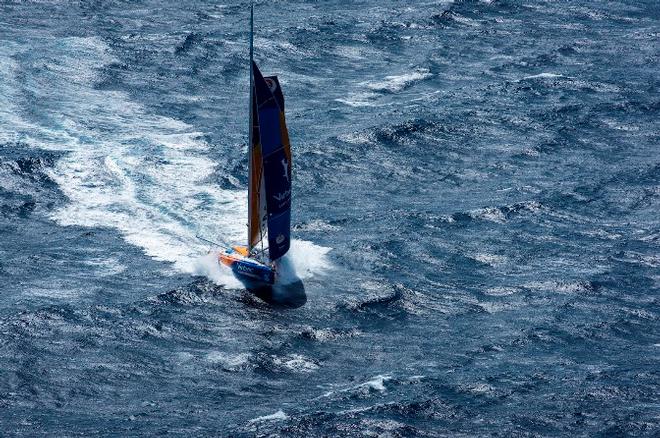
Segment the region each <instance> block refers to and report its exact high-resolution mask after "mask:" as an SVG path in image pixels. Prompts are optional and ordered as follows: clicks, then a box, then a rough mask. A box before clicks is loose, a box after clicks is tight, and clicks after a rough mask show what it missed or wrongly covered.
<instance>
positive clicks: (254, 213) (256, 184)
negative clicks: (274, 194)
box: [248, 143, 262, 247]
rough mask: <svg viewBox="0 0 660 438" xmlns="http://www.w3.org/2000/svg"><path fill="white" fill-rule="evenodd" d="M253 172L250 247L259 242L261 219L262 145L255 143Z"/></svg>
mask: <svg viewBox="0 0 660 438" xmlns="http://www.w3.org/2000/svg"><path fill="white" fill-rule="evenodd" d="M252 162H253V163H255V164H254V165H253V166H252V174H251V175H250V199H248V202H249V204H248V207H249V210H250V247H253V246H255V245H256V244H257V243H259V238H260V235H259V234H260V228H261V220H260V218H259V212H260V211H261V208H260V205H259V203H260V201H261V196H260V192H261V190H260V184H261V169H262V166H261V145H260V144H258V143H257V144H255V145H254V147H253V148H252Z"/></svg>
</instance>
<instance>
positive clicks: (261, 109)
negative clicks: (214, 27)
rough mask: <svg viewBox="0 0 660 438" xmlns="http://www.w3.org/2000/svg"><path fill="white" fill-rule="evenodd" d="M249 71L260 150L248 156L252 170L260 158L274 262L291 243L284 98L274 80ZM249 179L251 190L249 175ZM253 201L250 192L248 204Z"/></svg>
mask: <svg viewBox="0 0 660 438" xmlns="http://www.w3.org/2000/svg"><path fill="white" fill-rule="evenodd" d="M252 70H253V72H252V73H253V75H254V88H253V89H254V95H255V101H254V103H255V107H256V111H255V113H256V114H255V115H256V117H255V118H256V121H255V123H254V125H255V126H257V128H256V129H253V141H252V143H253V145H257V144H258V146H259V147H254V148H253V150H254V151H258V152H257V153H253V154H251V160H254V161H252V167H253V168H255V167H259V161H258V159H259V158H261V163H262V170H263V172H262V175H261V178H260V180H261V181H262V184H263V187H264V189H265V198H266V206H265V207H266V211H267V227H268V253H269V256H270V259H271V260H277V259H279V258H280V257H282V256H283V255H284V254H286V252H287V251H288V250H289V246H290V242H291V147H290V145H289V134H288V131H287V128H286V120H285V117H284V96H283V94H282V91H281V89H280V84H279V81H278V80H277V77H276V76H271V77H265V78H264V76H263V75H262V74H261V72H260V71H259V68H258V67H257V65H256V64H255V63H254V62H252ZM255 134H256V135H255ZM257 138H258V140H255V139H257ZM259 155H260V157H259ZM250 178H251V179H250V181H251V182H250V187H251V188H252V173H251V177H250ZM256 188H257V185H255V187H254V189H256ZM259 189H261V186H259ZM255 199H256V196H254V195H252V193H251V196H250V201H251V202H252V201H254V200H255ZM262 200H263V199H262ZM251 220H252V216H251Z"/></svg>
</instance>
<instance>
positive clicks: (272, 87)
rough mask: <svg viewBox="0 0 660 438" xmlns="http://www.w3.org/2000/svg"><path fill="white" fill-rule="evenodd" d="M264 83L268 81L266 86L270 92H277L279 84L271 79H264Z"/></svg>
mask: <svg viewBox="0 0 660 438" xmlns="http://www.w3.org/2000/svg"><path fill="white" fill-rule="evenodd" d="M264 81H266V85H268V89H269V90H270V92H271V93H274V92H275V90H277V82H275V81H274V80H272V79H271V78H264Z"/></svg>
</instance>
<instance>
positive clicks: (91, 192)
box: [0, 37, 327, 287]
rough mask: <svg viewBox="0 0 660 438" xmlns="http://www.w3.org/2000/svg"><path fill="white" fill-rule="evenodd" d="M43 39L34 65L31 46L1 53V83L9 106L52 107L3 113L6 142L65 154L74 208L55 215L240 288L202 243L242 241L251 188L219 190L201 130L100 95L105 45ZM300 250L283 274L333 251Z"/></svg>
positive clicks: (317, 263) (124, 98)
mask: <svg viewBox="0 0 660 438" xmlns="http://www.w3.org/2000/svg"><path fill="white" fill-rule="evenodd" d="M40 43H41V44H43V46H44V47H43V50H41V51H40V53H39V54H38V55H34V56H33V58H30V59H31V60H30V61H23V62H24V63H26V64H28V65H15V64H16V60H15V59H21V54H22V53H24V52H25V51H28V50H31V49H30V48H29V47H27V46H20V45H14V46H13V50H8V49H7V48H5V49H4V52H0V56H1V62H0V65H3V66H4V67H3V69H2V70H1V71H0V74H1V75H2V81H0V82H2V83H3V84H4V85H3V95H5V96H10V97H9V98H8V99H9V100H10V101H11V100H12V99H11V96H13V95H20V94H21V93H31V94H34V95H35V96H37V97H38V98H39V99H41V100H42V102H43V105H44V107H46V108H53V111H51V112H44V113H43V114H40V118H39V119H37V120H34V119H32V118H31V117H28V116H25V117H19V119H20V120H18V121H17V120H14V119H15V118H17V116H20V114H21V112H20V111H19V110H18V109H17V108H14V109H13V110H10V111H5V112H2V113H0V117H1V118H2V120H0V138H5V137H6V138H10V139H12V140H14V141H24V142H26V143H28V144H30V145H36V146H38V147H41V148H45V149H49V150H58V151H64V152H66V154H65V156H64V157H63V158H62V159H60V160H59V161H58V162H57V164H56V165H55V167H54V168H53V169H51V170H50V173H49V176H50V177H51V178H52V179H53V180H54V181H55V182H56V183H57V184H58V185H59V187H60V190H61V191H62V192H63V193H64V194H65V195H66V196H67V198H68V199H69V202H68V203H67V204H66V205H65V206H63V207H61V208H60V209H59V210H56V211H55V212H54V213H52V215H51V218H52V219H53V220H55V221H56V222H57V223H59V224H60V225H64V226H71V225H78V226H84V227H99V228H112V229H115V230H118V231H119V232H120V233H121V235H122V236H123V238H124V239H125V240H126V241H127V242H129V243H131V244H133V245H136V246H138V247H140V248H142V249H143V251H144V252H145V254H147V255H148V256H150V257H152V258H154V259H156V260H160V261H164V262H170V263H172V267H173V268H174V269H175V271H178V272H183V273H190V274H197V275H205V276H207V277H208V278H210V279H211V280H213V281H214V282H216V283H218V284H223V285H226V286H229V287H240V283H238V282H237V281H236V280H235V279H234V277H233V275H232V274H231V271H230V270H229V269H226V268H224V267H221V266H219V265H218V263H217V258H216V256H217V253H216V254H215V255H206V256H203V254H205V253H206V252H207V247H206V245H205V244H204V243H203V242H201V241H200V240H199V239H197V238H196V234H197V233H198V231H200V230H201V231H203V234H204V235H206V236H211V237H213V238H214V239H218V240H220V243H221V244H233V243H236V242H242V241H243V240H244V237H245V236H244V234H245V215H246V212H247V196H246V192H245V191H243V190H239V191H237V190H225V189H221V188H220V187H219V185H218V184H216V183H214V181H212V175H213V172H214V170H215V168H216V163H214V162H213V161H212V160H211V159H210V158H209V157H208V156H207V153H208V151H209V149H210V145H209V144H207V143H206V142H205V141H204V140H203V139H202V133H200V132H197V131H196V130H195V129H194V127H193V126H190V125H188V124H186V123H184V122H182V121H179V120H176V119H173V118H170V117H164V116H161V115H157V114H152V113H151V112H150V111H149V110H148V109H147V108H145V107H144V106H143V105H141V104H139V103H137V102H135V101H133V100H132V99H131V97H130V95H128V94H127V93H124V92H119V91H108V90H100V89H98V87H96V85H97V83H98V81H99V78H98V71H99V68H100V67H102V66H104V65H107V64H109V63H111V62H114V61H116V60H115V59H114V58H113V56H112V54H111V50H110V48H109V47H107V45H106V44H105V43H104V42H103V41H102V40H101V39H98V38H95V37H90V38H64V39H61V40H57V41H56V40H52V41H51V40H46V41H41V42H40ZM5 61H7V62H5ZM37 64H40V65H41V64H44V65H46V68H43V69H40V70H38V72H37V73H35V75H34V76H33V77H31V78H30V79H29V80H28V81H27V84H22V83H20V82H18V81H17V80H16V71H19V70H20V68H24V69H25V68H30V66H33V65H37ZM5 88H6V89H7V90H5ZM4 91H6V93H5V92H4ZM4 100H5V99H3V103H5V102H4ZM7 107H8V108H12V107H11V106H10V105H7ZM214 147H217V146H214ZM296 248H298V251H305V256H304V257H303V256H302V255H301V256H298V257H296V256H295V255H294V256H293V257H292V258H287V260H285V261H284V262H283V266H284V267H285V269H283V271H282V272H283V273H284V276H283V278H286V279H289V278H292V277H293V276H295V272H299V273H300V274H301V276H302V277H303V278H304V277H305V276H309V275H312V274H313V273H314V272H318V271H320V270H321V269H322V268H323V267H324V263H325V260H324V259H323V257H324V255H325V253H326V252H327V249H325V248H320V247H315V246H314V245H313V244H311V243H309V242H298V243H294V245H293V250H292V253H295V252H296ZM310 253H311V254H313V255H312V256H311V257H310ZM200 255H202V256H201V257H200Z"/></svg>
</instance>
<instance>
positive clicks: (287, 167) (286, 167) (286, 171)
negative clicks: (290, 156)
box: [281, 158, 291, 183]
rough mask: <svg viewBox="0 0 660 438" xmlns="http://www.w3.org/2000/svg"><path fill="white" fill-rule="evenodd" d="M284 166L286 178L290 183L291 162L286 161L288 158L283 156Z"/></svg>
mask: <svg viewBox="0 0 660 438" xmlns="http://www.w3.org/2000/svg"><path fill="white" fill-rule="evenodd" d="M281 163H282V167H284V175H282V176H284V178H286V182H288V183H290V182H291V181H289V163H288V162H287V161H286V158H282V161H281Z"/></svg>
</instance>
